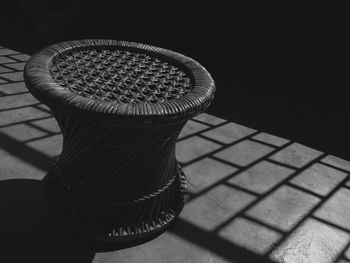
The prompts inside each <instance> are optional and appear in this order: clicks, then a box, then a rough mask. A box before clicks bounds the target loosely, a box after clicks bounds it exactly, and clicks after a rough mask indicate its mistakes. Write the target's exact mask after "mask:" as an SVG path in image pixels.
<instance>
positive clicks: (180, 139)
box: [177, 121, 229, 142]
mask: <svg viewBox="0 0 350 263" xmlns="http://www.w3.org/2000/svg"><path fill="white" fill-rule="evenodd" d="M227 123H229V121H227V122H225V123H220V124H218V125H216V126H209V127H208V128H205V129H203V130H200V131H197V132H194V133H191V134H189V135H186V136H183V137H181V138H179V139H178V140H177V142H180V141H183V140H186V139H188V138H191V137H193V136H197V135H200V134H201V133H202V132H206V131H210V130H212V129H215V128H218V127H220V126H223V125H224V124H227Z"/></svg>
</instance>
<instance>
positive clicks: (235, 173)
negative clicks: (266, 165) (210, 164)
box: [195, 138, 292, 198]
mask: <svg viewBox="0 0 350 263" xmlns="http://www.w3.org/2000/svg"><path fill="white" fill-rule="evenodd" d="M245 139H246V138H242V140H240V141H243V140H245ZM291 143H292V142H290V143H288V144H286V145H284V146H282V147H280V148H277V149H275V150H273V151H271V152H270V153H268V154H266V155H265V156H263V157H261V158H259V159H257V160H255V161H254V162H252V163H250V164H249V165H247V166H245V167H242V168H241V169H239V170H237V171H235V172H233V173H232V174H230V175H228V176H226V177H224V178H223V179H221V180H219V181H217V182H216V183H215V184H212V185H211V186H210V187H207V188H205V189H204V190H202V191H200V192H199V193H197V194H196V196H195V198H196V197H198V196H199V195H201V194H203V193H205V192H207V191H209V190H211V189H212V188H214V187H216V186H218V185H219V184H221V183H223V182H225V181H226V180H228V179H231V178H233V177H234V176H236V175H237V174H240V173H242V172H243V171H245V170H248V169H249V168H251V167H252V166H254V165H256V164H258V163H259V162H261V161H262V160H264V159H266V158H268V157H269V156H271V155H273V154H275V153H276V152H278V151H280V150H282V149H284V148H286V147H288V146H289V145H290V144H291ZM219 150H220V149H219ZM211 154H212V153H210V155H211ZM209 157H211V156H209Z"/></svg>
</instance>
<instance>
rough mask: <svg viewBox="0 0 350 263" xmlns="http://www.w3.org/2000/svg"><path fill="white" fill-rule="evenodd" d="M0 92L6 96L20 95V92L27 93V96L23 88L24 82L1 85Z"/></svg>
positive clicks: (25, 89)
mask: <svg viewBox="0 0 350 263" xmlns="http://www.w3.org/2000/svg"><path fill="white" fill-rule="evenodd" d="M0 92H2V93H4V94H6V95H11V94H16V93H22V92H27V93H28V94H29V92H28V89H27V87H26V86H25V84H24V82H17V83H7V84H2V85H0Z"/></svg>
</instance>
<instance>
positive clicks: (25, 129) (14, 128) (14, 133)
mask: <svg viewBox="0 0 350 263" xmlns="http://www.w3.org/2000/svg"><path fill="white" fill-rule="evenodd" d="M0 132H1V133H3V134H6V135H7V136H9V137H11V138H13V139H15V140H17V141H26V140H31V139H35V138H40V137H42V136H45V135H47V133H46V132H43V131H41V130H38V129H35V128H33V127H31V126H29V125H27V124H22V123H20V124H16V125H11V126H8V127H4V128H0Z"/></svg>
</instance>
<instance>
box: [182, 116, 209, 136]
mask: <svg viewBox="0 0 350 263" xmlns="http://www.w3.org/2000/svg"><path fill="white" fill-rule="evenodd" d="M208 127H209V126H207V125H204V124H201V123H198V122H195V121H191V120H189V121H188V122H187V123H186V125H185V127H184V128H183V129H182V131H181V133H180V134H179V137H178V138H179V139H181V138H182V137H185V136H188V135H191V134H193V133H196V132H199V131H202V130H204V129H207V128H208Z"/></svg>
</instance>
